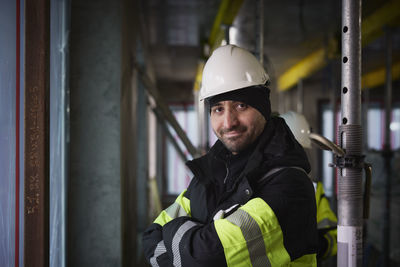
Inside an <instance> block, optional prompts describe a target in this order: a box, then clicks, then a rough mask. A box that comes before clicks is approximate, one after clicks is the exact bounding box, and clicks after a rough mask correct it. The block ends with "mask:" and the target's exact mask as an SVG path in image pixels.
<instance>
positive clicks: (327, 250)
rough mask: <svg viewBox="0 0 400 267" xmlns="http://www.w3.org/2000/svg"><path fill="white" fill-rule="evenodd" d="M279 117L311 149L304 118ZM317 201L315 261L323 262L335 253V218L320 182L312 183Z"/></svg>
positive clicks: (297, 114) (287, 113)
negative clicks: (316, 248)
mask: <svg viewBox="0 0 400 267" xmlns="http://www.w3.org/2000/svg"><path fill="white" fill-rule="evenodd" d="M281 117H282V118H283V119H284V120H285V122H286V124H287V125H288V126H289V128H290V130H291V131H292V133H293V135H294V137H295V138H296V140H297V141H298V142H299V143H300V145H302V146H303V148H305V149H311V140H310V138H309V134H310V132H311V131H310V125H309V123H308V121H307V120H306V118H305V117H304V116H303V115H302V114H299V113H297V112H294V111H288V112H286V113H285V114H282V115H281ZM313 184H314V189H315V199H316V201H317V227H318V252H317V259H318V260H325V259H327V258H329V257H331V256H335V255H336V253H337V217H336V215H335V213H334V212H333V211H332V209H331V207H330V204H329V200H328V198H327V197H326V196H325V192H324V188H323V186H322V183H321V182H313Z"/></svg>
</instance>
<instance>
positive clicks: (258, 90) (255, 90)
mask: <svg viewBox="0 0 400 267" xmlns="http://www.w3.org/2000/svg"><path fill="white" fill-rule="evenodd" d="M269 92H270V91H269V88H268V87H266V86H264V85H257V86H250V87H245V88H243V89H238V90H233V91H229V92H227V93H223V94H219V95H215V96H212V97H209V98H207V99H206V100H207V103H208V105H209V108H210V109H211V108H212V107H213V106H215V105H216V104H217V103H218V102H220V101H226V100H231V101H239V102H242V103H245V104H247V105H249V106H251V107H253V108H255V109H257V110H258V111H259V112H260V113H261V114H262V115H263V116H264V118H265V119H266V120H268V119H269V117H270V115H271V102H270V100H269Z"/></svg>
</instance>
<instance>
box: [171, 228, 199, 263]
mask: <svg viewBox="0 0 400 267" xmlns="http://www.w3.org/2000/svg"><path fill="white" fill-rule="evenodd" d="M194 226H196V224H195V223H194V222H192V221H187V222H185V223H184V224H182V225H181V226H180V227H179V229H178V231H176V233H175V235H174V237H173V238H172V255H173V263H174V266H182V262H181V254H180V253H179V244H180V243H181V240H182V237H183V235H184V234H185V233H186V232H187V231H189V230H190V229H191V228H192V227H194Z"/></svg>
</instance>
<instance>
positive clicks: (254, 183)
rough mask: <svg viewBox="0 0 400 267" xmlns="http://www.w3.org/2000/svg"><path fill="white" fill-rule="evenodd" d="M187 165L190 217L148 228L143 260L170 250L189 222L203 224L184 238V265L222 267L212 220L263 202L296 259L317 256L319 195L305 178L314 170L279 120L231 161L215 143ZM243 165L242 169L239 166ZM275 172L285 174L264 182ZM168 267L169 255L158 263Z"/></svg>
mask: <svg viewBox="0 0 400 267" xmlns="http://www.w3.org/2000/svg"><path fill="white" fill-rule="evenodd" d="M187 166H188V167H189V168H190V169H191V171H192V172H193V174H194V178H193V179H192V181H191V183H190V185H189V187H188V189H187V192H186V193H185V197H186V198H188V199H189V200H190V210H191V217H179V218H176V219H174V220H172V221H171V222H169V223H167V224H166V225H164V226H163V227H161V226H160V225H157V224H153V225H152V226H150V227H149V228H148V229H147V231H146V232H145V234H144V239H143V241H144V250H145V255H146V257H147V258H148V259H149V258H151V256H152V255H153V254H154V249H155V245H156V244H157V242H159V241H160V238H161V239H163V240H164V243H165V246H166V247H167V250H168V245H169V244H172V239H173V237H174V235H175V233H176V231H177V230H178V229H179V227H180V226H181V225H182V224H183V223H184V222H186V221H187V220H192V221H195V222H196V223H199V224H200V225H202V227H201V228H196V227H194V229H193V230H191V232H190V233H189V234H187V235H186V234H185V237H184V238H183V239H182V241H181V243H180V246H182V247H184V248H185V251H187V253H186V254H185V255H182V256H181V258H182V259H181V260H182V263H183V264H182V266H205V265H210V266H217V265H218V266H224V265H226V263H225V255H224V249H223V247H222V245H221V242H220V240H219V239H218V235H217V234H216V230H215V227H214V224H213V223H212V222H213V218H214V216H215V215H216V213H217V212H218V211H220V210H226V209H228V208H229V207H232V206H233V205H235V204H239V206H240V205H244V204H245V203H246V202H248V201H249V200H250V199H253V198H261V199H263V200H264V201H265V202H266V203H267V204H268V205H269V206H270V207H271V208H272V210H273V211H274V213H275V215H276V217H277V219H278V221H279V224H280V226H281V229H282V233H283V241H284V246H285V249H286V250H287V252H288V253H289V255H290V258H291V260H295V259H297V258H299V257H301V256H303V255H305V254H313V253H316V251H317V227H316V205H315V194H314V188H313V185H312V182H311V180H310V179H309V177H308V176H307V175H306V174H305V172H307V173H308V172H309V171H310V165H309V162H308V160H307V156H306V154H305V152H304V150H303V148H302V147H301V146H300V144H298V142H297V141H296V140H295V138H294V136H293V134H292V133H291V131H290V130H289V128H288V126H287V125H286V123H285V122H284V120H283V119H281V118H271V119H269V120H268V122H267V124H266V127H265V129H264V131H263V132H262V134H261V135H260V137H259V138H258V139H257V141H256V142H255V143H254V144H253V145H252V146H251V147H250V148H249V149H247V150H246V151H243V152H241V153H239V154H238V155H237V156H231V155H230V153H229V151H228V150H227V149H226V148H225V146H224V145H223V144H222V143H221V142H220V141H217V142H216V143H215V144H214V146H213V147H212V148H211V149H210V151H209V152H208V153H207V154H206V155H204V156H202V157H200V158H198V159H194V160H192V161H189V162H187ZM238 166H239V167H238ZM277 167H299V168H302V169H304V170H305V172H302V171H299V170H298V169H294V168H283V169H282V170H281V171H279V172H277V173H275V174H273V175H271V176H269V177H267V178H266V179H261V178H262V177H263V176H264V175H265V174H266V173H268V171H270V170H271V169H273V168H277ZM159 262H160V263H161V262H163V263H162V264H161V265H160V266H163V265H165V266H168V262H170V259H168V256H165V257H164V259H163V260H162V259H160V261H159Z"/></svg>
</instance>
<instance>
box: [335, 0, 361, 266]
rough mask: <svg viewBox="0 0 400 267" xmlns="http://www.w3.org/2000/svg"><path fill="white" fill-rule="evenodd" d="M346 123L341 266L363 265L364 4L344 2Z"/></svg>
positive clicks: (340, 186)
mask: <svg viewBox="0 0 400 267" xmlns="http://www.w3.org/2000/svg"><path fill="white" fill-rule="evenodd" d="M341 103H342V105H341V108H342V121H341V125H340V127H339V142H340V146H341V147H342V148H343V149H344V150H345V155H344V157H340V158H337V163H336V166H337V167H338V168H339V176H338V261H337V264H338V266H341V267H342V266H343V267H344V266H361V264H362V239H363V237H362V226H363V208H362V207H363V194H362V171H363V156H362V127H361V0H357V1H356V0H343V2H342V86H341Z"/></svg>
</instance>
